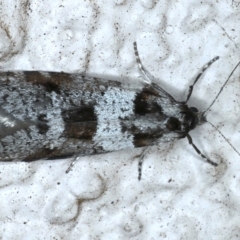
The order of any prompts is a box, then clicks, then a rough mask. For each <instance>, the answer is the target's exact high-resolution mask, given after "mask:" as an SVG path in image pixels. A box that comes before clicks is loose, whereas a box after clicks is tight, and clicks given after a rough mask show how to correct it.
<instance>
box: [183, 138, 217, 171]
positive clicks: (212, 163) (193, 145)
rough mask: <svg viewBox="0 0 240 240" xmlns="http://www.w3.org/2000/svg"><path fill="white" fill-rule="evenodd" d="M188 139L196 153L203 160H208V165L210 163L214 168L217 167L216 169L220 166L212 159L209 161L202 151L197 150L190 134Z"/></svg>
mask: <svg viewBox="0 0 240 240" xmlns="http://www.w3.org/2000/svg"><path fill="white" fill-rule="evenodd" d="M187 139H188V142H189V144H191V145H192V147H193V148H194V149H195V151H196V152H197V153H198V154H199V155H200V156H201V157H202V158H204V159H206V161H207V162H208V163H210V164H211V165H213V166H215V167H217V166H218V164H217V163H215V162H213V161H211V160H210V159H208V158H207V157H206V156H204V155H203V154H202V153H201V151H200V150H199V149H198V148H197V146H196V145H195V144H194V143H193V141H192V138H191V136H190V135H189V134H187Z"/></svg>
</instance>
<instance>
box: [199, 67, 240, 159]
mask: <svg viewBox="0 0 240 240" xmlns="http://www.w3.org/2000/svg"><path fill="white" fill-rule="evenodd" d="M239 65H240V62H239V63H238V64H237V65H236V66H235V68H234V69H233V70H232V72H231V73H230V75H229V77H228V78H227V80H226V81H225V83H224V84H223V86H222V87H221V89H220V91H219V92H218V94H217V96H216V97H215V99H214V100H213V102H212V103H211V104H210V106H209V107H208V108H207V109H206V110H205V111H203V112H202V113H201V115H202V116H204V115H206V112H207V111H208V110H209V109H210V108H211V107H212V105H213V104H214V103H215V102H216V100H217V98H218V97H219V95H220V93H221V92H222V90H223V89H224V87H225V86H226V84H227V83H228V81H229V79H230V78H231V76H232V75H233V73H234V71H235V70H236V69H237V67H238V66H239ZM205 121H206V122H208V123H209V124H210V125H211V126H212V127H213V128H214V129H215V130H217V131H218V133H219V134H220V135H221V136H222V137H223V139H225V141H226V142H227V143H228V144H229V145H230V146H231V147H232V149H233V150H234V151H235V152H236V153H237V154H238V155H239V156H240V152H239V151H238V150H237V149H236V148H235V147H234V146H233V145H232V144H231V143H230V142H229V140H228V139H227V138H226V137H225V136H224V135H223V134H222V132H221V131H220V130H219V129H218V128H217V127H215V126H214V125H213V124H212V123H211V122H209V121H208V120H207V119H206V118H205Z"/></svg>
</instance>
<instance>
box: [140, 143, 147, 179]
mask: <svg viewBox="0 0 240 240" xmlns="http://www.w3.org/2000/svg"><path fill="white" fill-rule="evenodd" d="M148 148H149V147H146V148H145V149H144V150H143V152H142V153H141V155H140V157H139V160H138V181H140V180H141V178H142V164H143V160H144V157H145V155H146V153H147V151H148Z"/></svg>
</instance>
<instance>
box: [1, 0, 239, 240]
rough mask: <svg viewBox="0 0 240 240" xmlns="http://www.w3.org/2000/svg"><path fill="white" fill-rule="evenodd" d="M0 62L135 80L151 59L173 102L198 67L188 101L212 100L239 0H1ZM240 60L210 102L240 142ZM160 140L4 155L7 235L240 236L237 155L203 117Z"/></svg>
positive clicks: (227, 65)
mask: <svg viewBox="0 0 240 240" xmlns="http://www.w3.org/2000/svg"><path fill="white" fill-rule="evenodd" d="M0 6H1V7H0V12H1V14H0V20H1V21H0V57H1V59H0V60H1V62H0V67H1V70H3V71H5V70H16V69H18V70H46V71H65V72H85V73H88V74H95V75H96V74H97V75H99V76H101V77H104V76H106V77H108V78H109V77H112V78H114V79H120V80H124V81H140V80H139V78H138V77H139V72H138V68H137V65H136V62H135V58H134V51H133V45H132V44H133V41H137V43H138V49H139V54H140V56H141V59H142V62H143V64H144V66H145V67H146V68H147V69H148V70H149V71H150V72H151V73H152V74H153V75H154V76H155V77H156V79H157V80H156V81H157V82H158V84H161V86H163V87H164V88H165V89H166V90H167V91H169V92H170V93H171V94H173V96H174V97H175V98H176V99H178V100H184V99H185V97H186V94H187V90H188V86H189V85H190V84H191V83H192V82H193V80H194V77H195V76H196V74H197V73H198V71H199V70H200V68H201V67H202V66H203V65H204V64H205V63H206V62H208V61H209V60H210V59H212V58H213V57H215V56H217V55H218V56H220V60H218V61H217V62H216V63H214V65H213V66H212V67H211V68H210V69H209V70H208V71H207V72H206V74H204V77H203V79H201V81H199V83H198V84H197V85H196V87H195V89H194V92H193V97H192V98H191V100H190V105H194V106H196V107H198V108H199V109H200V110H203V109H205V108H206V107H207V106H208V105H209V104H210V103H211V101H212V100H213V99H214V97H215V96H216V94H217V93H218V91H219V89H220V88H221V86H222V85H223V83H224V81H225V80H226V79H227V77H228V75H229V74H230V72H231V71H232V69H233V68H234V66H235V65H236V64H237V62H238V61H239V60H240V57H239V56H240V55H239V47H240V44H239V42H240V2H239V0H238V1H230V0H228V1H213V0H209V1H201V3H200V1H196V0H193V1H188V0H183V1H174V0H173V1H168V0H166V1H151V0H141V1H135V0H133V1H127V0H125V1H121V0H115V1H110V0H102V1H95V0H94V1H81V0H79V1H78V0H76V1H61V0H55V1H37V0H29V1H21V3H20V1H14V0H12V1H7V0H3V1H1V5H0ZM239 80H240V78H239V69H238V70H237V71H236V72H235V74H234V76H233V77H232V78H231V80H230V81H229V83H228V85H227V87H226V88H225V89H224V91H223V93H222V94H221V96H220V97H219V99H218V101H217V102H216V103H215V105H214V106H213V108H212V111H211V112H209V115H208V119H209V120H210V121H211V122H213V123H214V124H215V125H216V126H218V127H219V129H220V130H221V131H222V132H223V133H224V134H225V136H226V137H227V138H228V139H229V140H230V141H231V142H232V144H233V145H234V146H235V147H236V148H237V149H239V148H240V142H239V132H240V121H239V120H240V119H239V118H240V115H239V112H240V109H239V106H240V95H239V92H240V91H239V90H240V89H239V88H240V83H239ZM191 135H192V137H193V139H194V142H195V144H196V145H197V146H198V147H199V148H200V149H201V150H202V152H203V153H204V154H206V155H207V156H209V157H210V158H211V159H212V160H213V161H216V162H218V163H220V164H219V166H218V167H217V168H214V167H212V166H210V165H208V164H206V163H205V162H203V161H202V159H201V158H199V156H198V155H197V154H196V153H195V151H194V150H193V149H192V147H191V146H190V145H189V144H188V143H187V140H186V139H183V140H180V141H178V142H175V143H173V144H171V143H170V144H162V145H161V146H157V147H153V148H151V149H150V150H149V153H148V154H147V155H146V157H145V161H144V164H143V177H142V180H141V182H138V180H137V174H138V173H137V162H138V161H137V158H135V156H136V155H137V154H139V153H141V151H140V150H130V151H121V152H117V153H112V154H106V155H101V156H93V157H87V156H86V157H83V158H81V159H80V160H79V161H78V162H77V163H76V165H75V167H74V169H73V171H71V172H70V173H69V174H67V175H66V174H65V170H66V169H67V167H68V165H69V163H70V161H69V160H65V161H49V162H47V161H41V162H36V163H31V164H27V163H0V180H1V181H0V199H1V200H0V201H1V208H0V238H2V239H11V240H12V239H18V240H19V239H31V240H32V239H149V240H154V239H155V240H156V239H171V240H174V239H217V240H221V239H223V240H225V239H239V238H240V230H239V213H240V202H239V198H240V191H239V190H240V164H239V163H240V156H238V155H237V154H236V153H235V152H234V151H233V150H232V149H231V148H230V147H229V145H228V144H227V143H226V142H225V141H224V140H223V139H222V138H221V137H220V136H219V134H218V133H217V132H216V131H215V130H214V129H213V128H211V127H210V126H209V125H207V124H205V125H203V126H201V127H199V128H198V129H196V130H194V131H193V132H192V133H191Z"/></svg>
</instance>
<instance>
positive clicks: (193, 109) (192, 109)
mask: <svg viewBox="0 0 240 240" xmlns="http://www.w3.org/2000/svg"><path fill="white" fill-rule="evenodd" d="M189 109H190V110H191V111H192V112H194V113H197V112H198V109H197V108H195V107H190V108H189Z"/></svg>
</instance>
